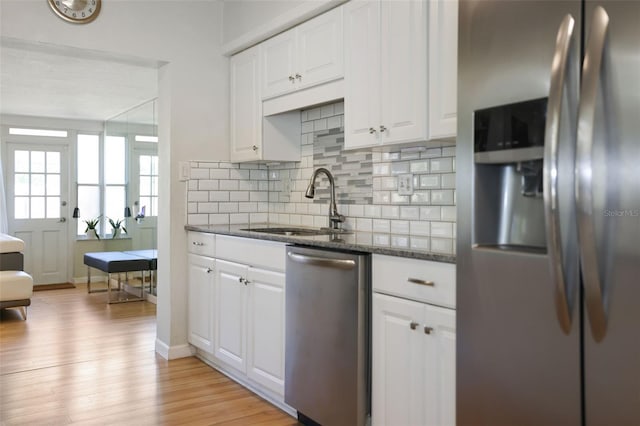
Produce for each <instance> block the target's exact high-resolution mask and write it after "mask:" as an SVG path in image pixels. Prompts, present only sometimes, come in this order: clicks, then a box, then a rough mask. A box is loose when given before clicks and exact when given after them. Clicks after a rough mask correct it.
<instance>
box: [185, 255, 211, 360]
mask: <svg viewBox="0 0 640 426" xmlns="http://www.w3.org/2000/svg"><path fill="white" fill-rule="evenodd" d="M214 263H215V261H214V259H212V258H210V257H205V256H199V255H196V254H189V272H188V273H189V295H188V304H189V309H188V311H189V343H191V344H192V345H193V346H195V347H197V348H200V349H202V350H203V351H205V352H208V353H211V354H212V353H213V330H212V319H213V318H212V308H213V283H214V277H215V275H214V274H213V269H214Z"/></svg>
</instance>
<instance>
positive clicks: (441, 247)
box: [430, 237, 454, 254]
mask: <svg viewBox="0 0 640 426" xmlns="http://www.w3.org/2000/svg"><path fill="white" fill-rule="evenodd" d="M453 241H454V240H453V239H451V238H433V237H432V238H431V249H430V250H431V251H433V252H435V253H443V254H453V245H454V244H453Z"/></svg>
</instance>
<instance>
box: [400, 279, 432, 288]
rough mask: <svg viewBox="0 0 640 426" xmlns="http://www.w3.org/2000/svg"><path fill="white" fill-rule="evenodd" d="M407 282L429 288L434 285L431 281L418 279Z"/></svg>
mask: <svg viewBox="0 0 640 426" xmlns="http://www.w3.org/2000/svg"><path fill="white" fill-rule="evenodd" d="M407 281H408V282H410V283H413V284H420V285H426V286H429V287H434V286H435V285H436V283H434V282H433V281H426V280H421V279H419V278H407Z"/></svg>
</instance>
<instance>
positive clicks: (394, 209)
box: [382, 206, 400, 219]
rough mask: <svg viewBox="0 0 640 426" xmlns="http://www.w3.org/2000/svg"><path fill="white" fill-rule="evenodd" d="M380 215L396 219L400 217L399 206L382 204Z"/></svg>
mask: <svg viewBox="0 0 640 426" xmlns="http://www.w3.org/2000/svg"><path fill="white" fill-rule="evenodd" d="M382 217H384V218H388V219H397V218H399V217H400V207H398V206H382Z"/></svg>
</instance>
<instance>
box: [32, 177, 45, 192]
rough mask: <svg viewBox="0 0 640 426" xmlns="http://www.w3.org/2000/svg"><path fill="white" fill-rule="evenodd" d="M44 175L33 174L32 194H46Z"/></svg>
mask: <svg viewBox="0 0 640 426" xmlns="http://www.w3.org/2000/svg"><path fill="white" fill-rule="evenodd" d="M44 182H45V179H44V175H42V174H37V175H31V195H45V186H44Z"/></svg>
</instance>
